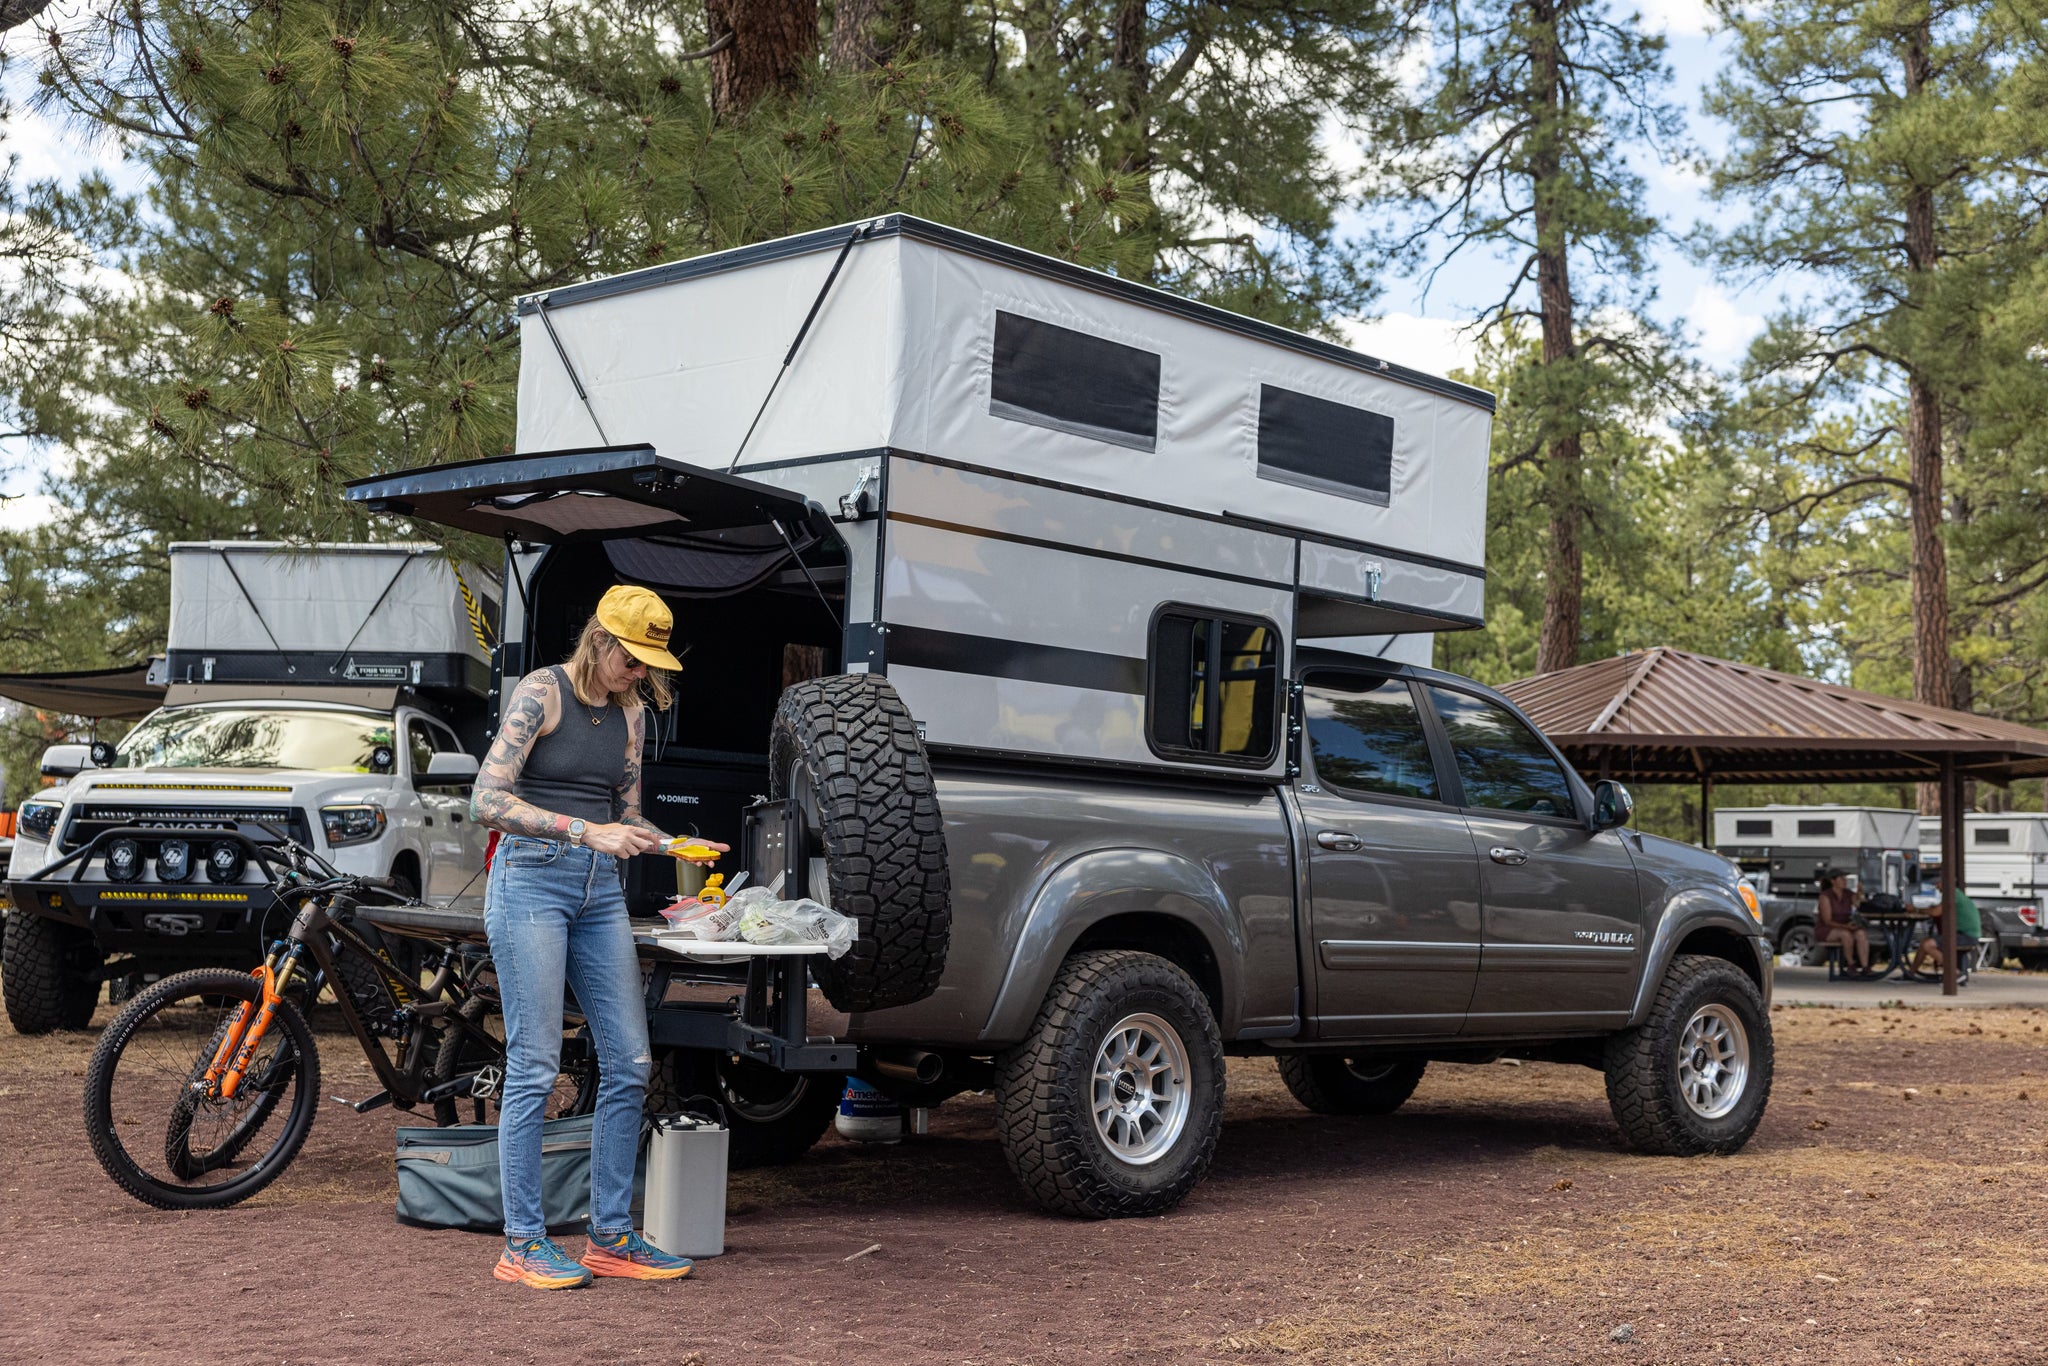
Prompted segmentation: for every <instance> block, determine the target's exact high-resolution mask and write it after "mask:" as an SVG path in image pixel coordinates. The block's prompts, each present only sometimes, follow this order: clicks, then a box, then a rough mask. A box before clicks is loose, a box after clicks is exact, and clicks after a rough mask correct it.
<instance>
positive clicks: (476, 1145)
mask: <svg viewBox="0 0 2048 1366" xmlns="http://www.w3.org/2000/svg"><path fill="white" fill-rule="evenodd" d="M594 1118H595V1116H592V1115H571V1116H569V1117H567V1118H565V1119H551V1120H548V1121H547V1122H546V1123H544V1124H543V1125H541V1140H540V1184H541V1195H540V1207H541V1214H542V1215H543V1217H545V1218H546V1220H547V1224H548V1228H549V1229H550V1230H554V1229H557V1228H562V1229H566V1228H570V1227H572V1226H574V1225H576V1224H580V1223H582V1222H583V1221H585V1220H587V1219H588V1218H589V1217H590V1125H591V1121H592V1120H593V1119H594ZM398 1222H399V1223H401V1224H414V1225H418V1226H420V1227H422V1228H465V1229H474V1230H476V1231H477V1232H479V1233H496V1232H498V1231H499V1230H500V1229H502V1228H503V1227H504V1226H505V1204H504V1196H503V1193H502V1190H501V1188H500V1186H499V1184H498V1126H497V1125H495V1124H454V1125H450V1126H449V1127H448V1128H445V1129H400V1130H399V1131H398Z"/></svg>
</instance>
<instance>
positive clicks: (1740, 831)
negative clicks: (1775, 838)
mask: <svg viewBox="0 0 2048 1366" xmlns="http://www.w3.org/2000/svg"><path fill="white" fill-rule="evenodd" d="M1752 836H1754V837H1757V838H1761V839H1769V838H1770V837H1771V823H1770V822H1769V821H1746V820H1743V819H1742V818H1741V817H1739V816H1738V817H1737V818H1736V820H1735V837H1736V838H1737V839H1746V838H1749V837H1752Z"/></svg>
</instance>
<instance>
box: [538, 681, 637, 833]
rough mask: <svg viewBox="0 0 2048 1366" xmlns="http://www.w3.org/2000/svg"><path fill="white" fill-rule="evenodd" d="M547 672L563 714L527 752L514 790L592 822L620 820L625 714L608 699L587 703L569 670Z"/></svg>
mask: <svg viewBox="0 0 2048 1366" xmlns="http://www.w3.org/2000/svg"><path fill="white" fill-rule="evenodd" d="M548 672H550V673H552V674H553V675H554V676H555V685H556V686H557V687H558V688H559V689H560V690H561V698H562V717H561V720H559V721H557V722H556V723H555V728H554V729H553V730H551V731H549V732H548V733H547V734H546V735H542V736H540V737H538V738H536V739H535V740H534V742H533V748H531V749H529V750H528V751H527V752H526V763H525V765H524V766H523V767H522V768H521V769H520V770H519V779H518V781H516V782H514V783H513V784H512V794H513V795H514V796H516V797H517V798H519V800H521V801H523V802H526V803H529V804H530V805H533V806H537V807H539V808H540V809H541V810H543V811H553V812H555V813H556V814H558V815H563V816H569V817H572V818H577V819H581V820H585V821H588V822H590V823H591V824H592V825H602V824H605V823H607V822H610V821H615V820H617V819H618V818H619V812H618V786H619V780H620V779H622V778H623V777H625V774H626V714H625V713H624V712H622V711H620V710H619V709H618V708H617V707H615V706H613V705H612V703H611V699H609V698H607V699H605V704H604V706H603V707H602V708H596V707H587V706H585V705H584V704H583V700H582V699H581V698H579V697H577V696H576V687H575V685H574V684H573V683H571V682H570V681H569V671H568V670H567V669H565V668H563V667H562V666H561V665H559V664H554V665H550V666H549V668H548Z"/></svg>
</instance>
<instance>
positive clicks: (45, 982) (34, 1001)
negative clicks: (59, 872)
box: [0, 910, 100, 1034]
mask: <svg viewBox="0 0 2048 1366" xmlns="http://www.w3.org/2000/svg"><path fill="white" fill-rule="evenodd" d="M5 933H6V940H5V943H4V944H0V995H4V996H5V997H6V1001H7V1019H8V1022H9V1023H10V1024H12V1025H13V1026H14V1028H15V1031H16V1032H17V1033H21V1034H47V1033H49V1032H50V1031H51V1030H53V1029H84V1028H85V1027H86V1026H87V1025H89V1024H91V1023H92V1012H93V1007H94V1006H96V1005H98V1004H99V999H100V984H99V979H98V977H97V976H95V974H96V973H97V972H98V970H99V966H100V951H99V947H98V945H96V944H94V943H93V939H92V932H91V931H89V930H82V929H79V928H78V927H77V926H75V925H64V924H60V923H58V922H57V921H55V920H45V919H44V918H43V917H41V916H39V915H30V914H29V913H28V912H26V911H22V910H14V911H10V912H8V914H7V928H6V931H5Z"/></svg>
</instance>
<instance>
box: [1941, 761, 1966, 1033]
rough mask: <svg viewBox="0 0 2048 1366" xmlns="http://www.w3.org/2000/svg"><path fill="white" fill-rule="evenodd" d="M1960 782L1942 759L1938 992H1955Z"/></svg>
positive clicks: (1960, 857)
mask: <svg viewBox="0 0 2048 1366" xmlns="http://www.w3.org/2000/svg"><path fill="white" fill-rule="evenodd" d="M1962 849H1963V781H1962V778H1961V777H1960V776H1959V775H1958V774H1957V773H1956V761H1955V760H1954V759H1952V758H1949V757H1948V756H1946V755H1944V756H1942V760H1941V994H1942V995H1944V996H1953V995H1955V994H1956V893H1957V892H1958V891H1960V890H1961V889H1962V878H1963V868H1962V862H1963V855H1962Z"/></svg>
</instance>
